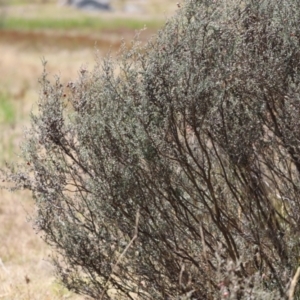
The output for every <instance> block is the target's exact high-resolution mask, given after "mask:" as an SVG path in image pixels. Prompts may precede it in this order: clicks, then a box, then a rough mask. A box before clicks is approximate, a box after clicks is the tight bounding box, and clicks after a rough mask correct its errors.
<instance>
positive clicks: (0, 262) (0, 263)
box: [0, 258, 9, 274]
mask: <svg viewBox="0 0 300 300" xmlns="http://www.w3.org/2000/svg"><path fill="white" fill-rule="evenodd" d="M0 266H1V267H2V269H3V270H4V272H5V273H6V274H8V273H9V272H8V270H7V269H6V268H5V266H4V264H3V261H2V259H1V258H0Z"/></svg>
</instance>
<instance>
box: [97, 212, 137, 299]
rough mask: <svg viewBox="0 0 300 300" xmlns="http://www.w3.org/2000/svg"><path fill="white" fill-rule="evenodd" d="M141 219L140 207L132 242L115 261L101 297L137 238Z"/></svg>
mask: <svg viewBox="0 0 300 300" xmlns="http://www.w3.org/2000/svg"><path fill="white" fill-rule="evenodd" d="M139 219H140V210H139V209H138V210H137V212H136V217H135V228H134V235H133V237H132V239H131V240H130V242H129V243H128V245H127V246H126V248H125V249H124V250H123V252H122V253H121V254H120V256H119V257H118V259H117V261H116V262H115V264H114V265H113V267H112V272H111V273H110V275H109V277H108V279H107V281H106V283H105V286H104V289H103V291H102V294H101V297H100V299H103V296H104V293H105V291H106V288H107V286H108V284H109V281H110V279H111V277H112V274H113V273H114V270H115V269H116V267H117V266H118V264H119V263H120V261H121V259H122V258H123V256H124V255H125V254H126V252H127V251H128V249H129V248H130V247H131V245H132V244H133V242H134V241H135V240H136V238H137V236H138V226H139Z"/></svg>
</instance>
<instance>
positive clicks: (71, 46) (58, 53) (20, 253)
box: [0, 0, 170, 300]
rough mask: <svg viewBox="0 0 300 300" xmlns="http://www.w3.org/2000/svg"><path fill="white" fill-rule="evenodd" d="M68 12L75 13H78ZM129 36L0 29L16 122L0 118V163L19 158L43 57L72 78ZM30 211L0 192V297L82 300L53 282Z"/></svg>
mask: <svg viewBox="0 0 300 300" xmlns="http://www.w3.org/2000/svg"><path fill="white" fill-rule="evenodd" d="M162 3H163V2H161V1H157V0H154V1H153V2H151V1H148V5H149V6H148V7H147V10H149V11H150V12H151V13H153V12H154V11H155V10H161V11H163V10H164V9H163V7H164V5H163V4H162ZM166 3H170V2H166ZM49 7H50V6H49ZM49 7H48V10H47V9H45V6H43V8H42V9H43V10H46V12H43V11H41V10H40V11H39V10H38V7H37V6H32V5H31V6H27V7H26V6H19V7H17V6H16V7H15V9H14V10H11V8H6V13H8V12H9V10H11V12H13V13H14V14H15V15H17V14H18V13H19V14H20V15H21V14H22V15H23V16H24V12H25V15H27V16H28V17H32V16H34V14H42V13H47V14H49V12H51V14H53V13H54V11H55V10H56V13H61V10H59V11H58V9H57V6H53V5H52V7H51V10H49ZM155 7H156V8H155ZM72 13H74V14H79V12H78V11H73V12H72ZM118 14H122V12H121V11H120V12H118ZM105 17H109V15H108V14H107V15H106V16H105ZM139 17H141V16H139ZM144 17H145V18H147V17H149V14H147V13H145V15H144ZM161 17H162V18H163V17H164V16H163V14H161ZM152 34H153V30H152V31H150V30H149V31H147V32H146V33H145V35H144V36H143V38H144V39H145V40H146V39H147V38H149V35H152ZM133 35H134V31H133V30H129V29H124V28H120V29H118V30H117V31H112V30H106V31H102V32H101V34H100V33H97V32H87V31H74V30H71V31H59V32H57V31H53V30H52V31H51V30H47V31H34V32H31V31H17V30H6V31H1V32H0V53H1V57H0V70H1V72H0V94H1V93H3V94H5V95H7V97H8V99H9V101H10V102H11V104H12V107H13V108H14V109H15V120H14V121H13V122H11V123H9V124H8V123H7V124H5V123H3V122H2V123H1V122H0V139H1V144H0V165H3V162H4V160H6V161H10V162H12V161H16V160H18V151H19V150H18V149H19V144H20V143H21V141H22V132H23V128H24V127H25V126H26V125H28V122H29V113H30V111H31V110H32V109H33V108H34V106H33V105H34V103H35V102H36V101H37V99H38V78H39V76H40V75H41V73H42V63H41V59H42V58H43V57H44V58H45V59H46V60H47V61H48V71H49V73H51V74H53V75H54V74H61V77H62V80H63V81H65V82H67V81H69V80H71V79H74V78H76V77H77V74H78V70H79V69H80V67H81V66H82V65H84V66H87V67H88V68H92V67H93V65H94V59H95V48H98V49H99V53H100V55H104V54H106V53H107V52H108V51H109V50H110V49H111V50H112V51H113V52H114V51H116V49H117V48H118V47H119V45H120V41H121V38H122V37H124V38H125V39H126V40H131V39H132V37H133ZM95 44H96V47H95ZM0 99H1V98H0ZM0 108H1V106H0ZM33 213H34V203H33V200H32V199H31V197H30V194H29V193H27V192H24V191H23V192H17V193H9V192H7V191H4V190H0V224H1V226H0V241H1V242H0V300H2V299H7V300H12V299H15V300H23V299H24V300H34V299H37V300H48V299H49V300H50V299H51V300H58V299H75V300H76V299H83V297H80V296H76V295H74V294H72V293H71V292H69V291H67V290H66V289H64V288H62V287H61V286H60V285H59V284H58V283H57V282H56V281H55V277H54V274H53V269H52V266H51V264H50V263H49V262H48V261H47V257H48V255H49V254H50V249H49V248H48V247H47V246H46V245H45V244H44V242H43V241H42V239H41V238H40V236H39V234H36V232H35V231H34V229H33V228H32V223H30V222H28V216H30V215H32V214H33Z"/></svg>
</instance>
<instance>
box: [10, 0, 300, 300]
mask: <svg viewBox="0 0 300 300" xmlns="http://www.w3.org/2000/svg"><path fill="white" fill-rule="evenodd" d="M299 20H300V2H299V1H296V0H290V1H285V0H283V1H282V0H280V1H279V0H245V1H238V0H235V1H221V0H214V1H212V0H206V1H204V0H203V1H202V0H190V1H187V2H186V3H185V4H182V7H181V8H180V9H179V10H178V13H177V14H176V15H175V16H174V17H173V18H172V19H170V20H168V21H167V22H166V25H165V26H164V28H163V29H162V30H160V31H159V32H158V34H157V36H155V37H154V38H153V39H152V40H151V41H149V42H148V43H147V45H146V46H143V45H141V44H139V43H138V41H135V42H133V44H132V45H131V46H130V47H129V48H126V47H125V46H124V47H123V48H122V50H121V52H120V54H119V56H118V58H117V59H115V60H113V59H111V58H110V57H108V58H106V59H105V60H104V61H98V62H97V64H96V66H95V68H94V70H92V71H88V70H85V69H81V71H80V75H79V78H78V79H77V80H76V81H74V82H69V83H68V84H64V83H61V82H60V79H59V78H56V80H55V82H50V80H49V79H48V76H47V73H46V71H45V72H44V74H43V76H42V78H41V93H40V98H39V102H38V113H37V114H33V115H32V118H31V120H32V123H31V127H30V129H29V130H28V132H27V134H26V138H25V142H24V146H23V157H24V162H25V163H24V166H23V167H22V166H19V167H17V168H16V169H15V171H14V172H12V173H10V174H8V175H7V176H8V177H7V178H8V179H10V180H12V181H14V182H15V184H16V188H18V187H19V188H23V187H25V188H29V189H30V190H31V191H32V194H33V197H34V199H35V201H36V206H37V216H36V219H35V226H36V228H37V229H38V230H39V231H41V232H43V236H44V239H45V241H46V242H47V243H48V244H49V245H51V246H52V247H53V249H54V253H55V254H54V255H53V262H54V264H55V266H56V270H57V275H58V277H59V278H60V279H61V281H62V283H63V284H64V285H65V286H66V287H67V288H69V289H70V290H73V291H75V292H76V293H79V294H84V295H87V296H90V297H91V298H94V299H112V298H114V299H299V298H300V292H299V289H298V287H297V280H298V277H299V274H298V272H297V268H298V265H299V250H300V244H299V241H300V232H299V221H300V220H299V218H300V192H299V188H300V177H299V175H300V136H299V128H300V118H299V115H300V96H299V95H300V94H299V93H300V90H299V87H300V85H299V81H300V74H299V70H300V47H299V46H300V45H299V42H300V27H299ZM292 279H293V280H292Z"/></svg>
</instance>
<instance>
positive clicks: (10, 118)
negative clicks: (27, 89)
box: [0, 93, 16, 124]
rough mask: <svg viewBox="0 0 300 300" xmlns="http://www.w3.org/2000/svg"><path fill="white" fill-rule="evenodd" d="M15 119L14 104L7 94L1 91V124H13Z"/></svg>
mask: <svg viewBox="0 0 300 300" xmlns="http://www.w3.org/2000/svg"><path fill="white" fill-rule="evenodd" d="M15 120H16V113H15V108H14V105H13V104H12V102H11V101H10V100H9V98H8V97H7V96H6V95H5V94H1V93H0V124H3V123H5V124H13V123H14V122H15Z"/></svg>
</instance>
